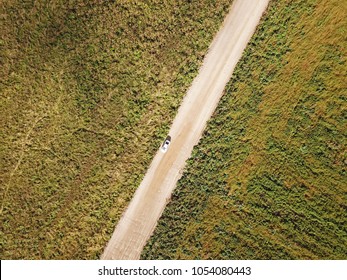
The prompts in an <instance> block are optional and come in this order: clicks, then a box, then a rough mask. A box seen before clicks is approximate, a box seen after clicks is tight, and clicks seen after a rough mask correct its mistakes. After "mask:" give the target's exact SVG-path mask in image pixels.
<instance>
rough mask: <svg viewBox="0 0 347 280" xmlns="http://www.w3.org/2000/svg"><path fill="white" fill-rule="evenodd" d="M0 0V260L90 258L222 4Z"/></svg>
mask: <svg viewBox="0 0 347 280" xmlns="http://www.w3.org/2000/svg"><path fill="white" fill-rule="evenodd" d="M162 2H163V1H158V0H155V1H126V0H122V1H101V0H93V1H90V0H73V1H63V0H60V1H53V2H52V1H44V0H42V1H18V0H17V1H12V0H5V1H2V4H1V7H0V15H1V28H0V51H1V53H0V57H1V61H0V63H1V67H0V77H1V79H0V94H1V102H0V106H1V107H0V112H1V116H0V117H1V122H0V133H1V134H0V136H1V137H0V139H1V140H0V141H1V143H0V166H1V175H0V176H1V177H0V185H1V191H0V198H1V199H0V201H1V205H0V207H1V208H0V257H1V259H93V258H98V257H99V256H100V254H101V253H102V250H103V248H104V246H105V245H106V243H107V241H108V240H109V238H110V236H111V234H112V232H113V229H114V226H115V225H116V222H117V221H118V219H119V218H120V215H121V213H122V212H123V210H124V208H125V207H126V205H127V203H128V202H129V200H130V198H131V197H132V195H133V193H134V191H135V189H136V188H137V186H138V185H139V183H140V182H141V179H142V177H143V175H144V173H145V171H146V168H147V167H148V165H149V163H150V161H151V158H152V157H153V155H154V153H155V152H156V150H157V148H158V147H159V145H160V143H161V141H162V140H163V138H164V137H165V135H166V132H167V130H168V128H169V125H170V123H171V121H172V120H173V118H174V115H175V112H176V109H177V107H178V105H179V104H180V101H181V99H182V97H183V95H184V93H185V92H186V90H187V88H188V87H189V85H190V84H191V81H192V79H193V77H194V76H195V75H196V74H197V69H198V68H199V65H200V64H201V61H202V59H203V56H204V54H205V53H206V50H207V48H208V46H209V44H210V42H211V41H212V38H213V36H214V34H215V33H216V32H217V30H218V29H219V26H220V24H221V22H222V20H223V18H224V16H225V14H226V12H227V10H228V8H229V6H230V4H231V0H219V1H213V0H205V1H184V0H179V1H176V0H175V1H174V0H168V1H164V2H165V3H162Z"/></svg>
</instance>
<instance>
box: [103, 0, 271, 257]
mask: <svg viewBox="0 0 347 280" xmlns="http://www.w3.org/2000/svg"><path fill="white" fill-rule="evenodd" d="M268 2H269V0H235V1H234V3H233V5H232V7H231V9H230V12H229V14H228V16H227V17H226V19H225V21H224V23H223V26H222V29H221V30H220V31H219V33H218V34H217V36H216V38H215V39H214V41H213V42H212V45H211V46H210V49H209V52H208V55H207V56H206V58H205V60H204V63H203V66H202V67H201V69H200V72H199V74H198V76H197V77H196V78H195V80H194V82H193V84H192V86H191V88H190V89H189V91H188V92H187V94H186V96H185V98H184V100H183V103H182V105H181V107H180V108H179V111H178V114H177V116H176V118H175V120H174V122H173V124H172V127H171V129H170V132H169V135H170V136H171V137H172V142H171V146H170V147H169V150H168V151H167V153H166V154H163V153H162V152H160V151H158V153H157V154H156V156H155V157H154V159H153V161H152V163H151V166H150V168H149V169H148V171H147V173H146V175H145V177H144V179H143V181H142V183H141V184H140V186H139V187H138V189H137V191H136V193H135V195H134V197H133V199H132V200H131V202H130V204H129V206H128V209H127V210H126V211H125V213H124V214H123V216H122V218H121V220H120V221H119V223H118V225H117V227H116V229H115V231H114V233H113V235H112V238H111V240H110V241H109V243H108V245H107V247H106V248H105V251H104V253H103V255H102V256H101V259H129V260H130V259H139V258H140V254H141V251H142V248H143V247H144V245H145V244H146V241H147V240H148V238H149V237H150V235H151V234H152V232H153V230H154V228H155V226H156V224H157V221H158V219H159V217H160V216H161V214H162V212H163V210H164V208H165V205H166V203H167V200H168V199H169V198H170V195H171V192H172V190H173V189H174V188H175V186H176V183H177V181H178V179H179V178H180V176H181V170H183V168H184V165H185V162H186V160H187V159H188V158H189V157H190V154H191V152H192V149H193V147H194V145H196V144H197V143H198V141H199V139H200V137H201V134H202V132H203V130H204V127H205V125H206V122H207V121H208V119H209V118H210V117H211V115H212V113H213V111H214V110H215V108H216V106H217V104H218V101H219V99H220V98H221V96H222V93H223V89H224V87H225V85H226V83H227V82H228V81H229V79H230V77H231V75H232V72H233V70H234V67H235V65H236V63H237V62H238V61H239V59H240V57H241V55H242V52H243V50H244V49H245V47H246V45H247V43H248V41H249V39H250V38H251V36H252V34H253V33H254V30H255V28H256V26H257V25H258V23H259V20H260V18H261V15H262V14H263V12H264V11H265V9H266V7H267V5H268Z"/></svg>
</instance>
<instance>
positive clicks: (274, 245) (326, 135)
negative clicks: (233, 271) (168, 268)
mask: <svg viewBox="0 0 347 280" xmlns="http://www.w3.org/2000/svg"><path fill="white" fill-rule="evenodd" d="M346 29H347V3H346V2H344V1H337V0H328V1H327V0H324V1H323V0H305V1H303V0H284V1H270V7H269V9H268V11H267V13H266V15H265V16H264V17H263V20H262V22H261V24H260V25H259V27H258V29H257V31H256V34H255V36H254V37H253V38H252V41H251V42H250V44H249V46H248V47H247V49H246V51H245V53H244V56H243V58H242V60H241V61H240V63H239V64H238V66H237V68H236V70H235V72H234V75H233V77H232V79H231V80H230V82H229V84H228V86H227V88H226V90H225V94H224V96H223V98H222V101H221V102H220V104H219V106H218V108H217V110H216V112H215V114H214V116H213V118H212V119H211V120H210V122H209V124H208V126H207V128H206V131H205V133H204V135H203V138H202V139H201V141H200V143H199V144H198V145H197V146H196V147H195V149H194V151H193V154H192V157H191V158H190V159H189V162H188V164H187V166H186V170H185V172H184V174H183V176H182V178H181V179H180V181H179V183H178V186H177V188H176V190H175V192H174V194H173V196H172V200H171V202H170V203H169V204H168V207H167V208H166V210H165V211H164V213H163V216H162V218H161V219H160V220H159V224H158V226H157V228H156V230H155V232H154V235H153V236H152V237H151V239H150V241H149V242H148V244H147V246H146V247H145V250H144V252H143V254H142V258H144V259H347V218H346V213H347V173H346V169H347V148H346V147H347V137H346V136H347V135H346V134H347V103H346V101H347V89H346V84H347V79H346V73H347V67H346V41H347V38H346V37H347V30H346Z"/></svg>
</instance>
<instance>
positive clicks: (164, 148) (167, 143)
mask: <svg viewBox="0 0 347 280" xmlns="http://www.w3.org/2000/svg"><path fill="white" fill-rule="evenodd" d="M170 143H171V136H170V135H168V136H167V137H166V139H165V141H164V143H163V145H161V147H160V150H161V151H162V152H163V153H166V152H167V150H168V149H169V146H170Z"/></svg>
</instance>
